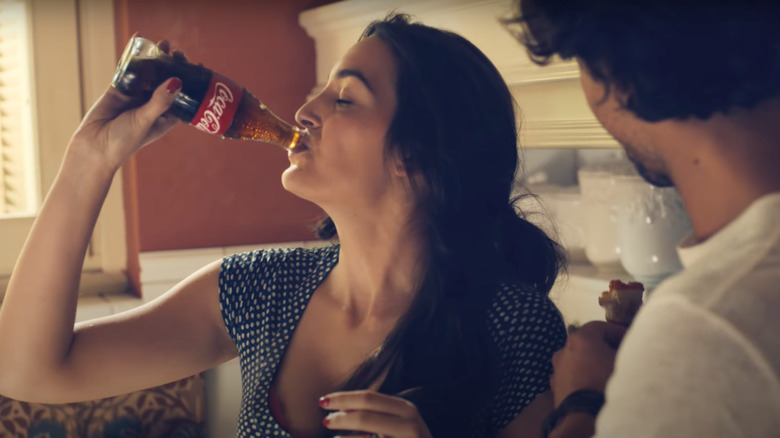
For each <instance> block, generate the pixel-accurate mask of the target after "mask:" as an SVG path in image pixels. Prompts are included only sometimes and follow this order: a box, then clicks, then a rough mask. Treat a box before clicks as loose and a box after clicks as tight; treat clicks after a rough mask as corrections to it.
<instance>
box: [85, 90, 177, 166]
mask: <svg viewBox="0 0 780 438" xmlns="http://www.w3.org/2000/svg"><path fill="white" fill-rule="evenodd" d="M180 89H181V80H180V79H178V78H170V79H168V80H166V81H165V82H163V83H162V84H161V85H160V86H159V87H157V89H156V90H155V91H154V94H153V95H152V98H151V99H150V100H149V102H146V103H145V104H143V105H140V106H139V105H138V102H137V101H136V100H134V99H132V98H129V97H127V96H124V95H123V94H121V93H120V92H119V91H117V90H116V89H114V88H113V87H109V89H108V90H106V91H105V92H104V93H103V95H102V96H100V98H99V99H98V101H97V102H95V104H94V105H93V106H92V109H90V110H89V112H88V113H87V115H86V116H85V117H84V119H83V120H82V121H81V125H79V127H78V129H77V130H76V133H75V134H73V139H72V140H71V145H76V146H82V147H85V148H88V150H89V151H90V152H95V153H97V154H98V155H99V156H101V157H103V158H104V159H105V161H106V163H107V164H108V165H109V166H110V167H111V168H112V169H118V168H119V167H121V166H122V164H124V162H125V161H126V160H127V159H128V158H130V156H132V155H133V154H134V153H135V152H137V151H138V150H140V149H141V148H142V147H143V146H145V145H147V144H149V143H151V142H152V141H154V140H156V139H158V138H159V137H161V136H162V135H163V134H165V133H166V132H168V130H170V129H171V128H173V126H174V125H175V124H176V121H177V119H176V117H174V116H173V115H171V114H165V112H166V111H167V110H168V108H169V107H170V106H171V104H172V103H173V100H174V98H175V97H176V93H177V92H178V91H179V90H180Z"/></svg>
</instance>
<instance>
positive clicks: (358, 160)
mask: <svg viewBox="0 0 780 438" xmlns="http://www.w3.org/2000/svg"><path fill="white" fill-rule="evenodd" d="M396 82H397V66H396V60H395V57H394V56H393V53H392V52H391V50H390V48H389V47H388V46H387V44H385V43H384V42H383V41H382V40H381V39H379V38H377V37H368V38H365V39H363V40H362V41H360V42H359V43H357V44H356V45H355V46H353V47H352V48H351V49H350V50H349V51H348V52H347V54H346V55H345V56H344V58H343V59H342V60H341V62H339V63H338V64H337V65H336V66H335V67H334V69H333V70H332V72H331V74H330V78H329V80H328V83H327V85H326V86H325V88H324V89H323V90H322V91H321V92H320V93H319V94H317V95H316V96H315V97H314V98H312V99H311V100H310V101H308V102H307V103H306V104H304V105H303V106H302V107H301V108H300V109H299V110H298V112H297V114H296V116H295V118H296V121H297V122H298V123H299V124H301V125H302V126H303V127H305V128H306V129H307V130H308V135H307V136H304V139H303V147H299V148H296V149H295V151H292V152H290V153H289V160H290V167H289V168H287V170H285V172H284V174H283V175H282V184H283V185H284V187H285V188H286V189H287V190H289V191H290V192H292V193H294V194H296V195H297V196H299V197H301V198H304V199H307V200H309V201H312V202H314V203H316V204H318V205H319V206H321V207H322V208H324V209H325V210H326V211H327V212H328V213H329V214H331V215H332V212H331V211H330V210H331V209H333V208H344V207H346V208H348V209H350V210H351V211H359V210H360V209H361V208H363V207H364V206H367V205H368V206H370V205H372V204H377V203H380V202H386V201H387V200H388V199H392V197H394V196H398V194H399V193H403V190H401V192H399V191H398V189H401V188H402V187H404V183H405V182H406V176H405V172H403V169H402V166H400V164H397V163H398V162H399V160H395V159H387V160H386V159H385V146H386V141H385V138H386V134H387V130H388V128H389V126H390V123H391V121H392V119H393V115H394V114H395V110H396V107H397V97H396Z"/></svg>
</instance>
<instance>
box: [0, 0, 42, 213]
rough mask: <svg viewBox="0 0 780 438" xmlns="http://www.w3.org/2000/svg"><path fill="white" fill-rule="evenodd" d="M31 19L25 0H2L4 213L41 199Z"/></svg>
mask: <svg viewBox="0 0 780 438" xmlns="http://www.w3.org/2000/svg"><path fill="white" fill-rule="evenodd" d="M28 22H29V20H28V16H27V5H26V1H25V0H0V215H3V214H24V213H31V212H32V211H33V210H34V209H35V208H36V203H37V202H36V201H37V199H36V198H37V197H36V192H37V191H36V184H35V181H36V178H35V176H36V172H35V170H34V169H35V166H34V157H35V148H34V147H33V141H34V138H33V129H32V128H33V116H32V106H31V102H32V101H33V100H32V90H31V86H30V82H31V70H32V69H31V68H30V67H31V66H30V57H29V53H30V46H29V36H28V35H29V34H28V32H29V29H28Z"/></svg>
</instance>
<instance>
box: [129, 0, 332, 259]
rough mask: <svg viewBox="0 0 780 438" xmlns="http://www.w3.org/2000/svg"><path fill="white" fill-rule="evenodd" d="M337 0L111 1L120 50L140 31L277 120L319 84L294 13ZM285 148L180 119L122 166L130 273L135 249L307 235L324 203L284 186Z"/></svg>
mask: <svg viewBox="0 0 780 438" xmlns="http://www.w3.org/2000/svg"><path fill="white" fill-rule="evenodd" d="M331 2H332V0H221V1H205V0H194V1H193V0H140V1H139V0H115V11H116V24H117V26H116V29H117V45H118V47H117V53H121V50H122V48H123V47H124V44H125V43H126V41H127V40H128V39H129V37H130V35H132V34H133V33H134V32H138V33H139V34H140V35H142V36H144V37H147V38H149V39H152V40H160V39H163V38H166V39H168V40H169V41H170V43H171V47H172V48H174V49H175V48H179V49H181V50H183V51H184V52H185V53H186V54H187V56H188V57H189V59H190V60H191V61H193V62H199V63H203V64H204V65H205V66H207V67H209V68H211V69H213V70H215V71H217V72H219V73H221V74H223V75H224V76H227V77H229V78H231V79H233V80H234V81H236V82H237V83H239V84H241V85H243V86H245V87H246V88H247V89H248V90H250V91H252V92H253V93H254V94H255V95H256V96H257V97H258V98H259V99H260V100H261V101H263V102H264V103H265V104H266V105H267V106H268V107H270V108H271V110H272V111H274V112H275V113H276V114H277V115H279V116H280V117H281V118H283V119H285V120H287V121H290V122H292V121H293V116H294V114H295V110H296V109H297V108H298V107H299V106H300V105H301V104H302V103H303V102H304V100H305V98H306V95H307V94H308V93H309V92H310V91H311V89H312V87H313V86H314V81H315V72H314V68H315V67H314V42H313V41H312V40H311V38H310V37H309V36H308V35H307V34H306V32H305V31H304V30H303V28H301V27H300V25H299V24H298V14H299V13H300V12H301V11H303V10H305V9H308V8H311V7H316V6H319V5H321V4H325V3H331ZM286 167H287V156H286V153H285V151H283V150H282V149H279V148H277V147H275V146H271V145H268V144H265V143H253V142H242V141H236V140H221V139H219V138H217V137H213V136H210V135H208V134H204V133H201V132H200V131H198V130H196V129H194V128H192V127H189V126H186V125H184V124H181V125H180V126H177V127H176V128H174V130H173V131H172V132H171V133H169V134H168V135H167V136H166V137H164V138H163V139H161V140H159V141H158V142H157V143H154V144H152V145H150V146H148V147H147V148H145V149H144V150H142V151H141V152H139V153H138V154H137V155H136V156H135V157H134V158H133V160H132V161H131V162H130V163H129V164H128V165H127V166H126V168H125V169H124V183H125V204H126V211H127V223H128V233H129V238H128V243H129V247H130V258H129V259H130V260H131V262H130V264H131V267H130V268H131V271H132V270H134V269H135V268H134V267H133V266H132V265H133V264H134V263H135V259H137V254H138V251H155V250H172V249H186V248H202V247H218V246H231V245H245V244H257V243H272V242H286V241H295V240H308V239H311V238H312V231H311V225H312V224H313V223H314V221H315V220H316V219H317V218H318V217H319V215H320V210H319V209H318V208H317V207H315V206H314V205H312V204H309V203H308V202H305V201H303V200H301V199H299V198H296V197H295V196H293V195H291V194H289V193H287V192H286V191H285V190H284V189H283V188H282V186H281V182H280V176H281V172H282V171H283V170H284V169H285V168H286Z"/></svg>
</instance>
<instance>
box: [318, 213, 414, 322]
mask: <svg viewBox="0 0 780 438" xmlns="http://www.w3.org/2000/svg"><path fill="white" fill-rule="evenodd" d="M331 217H332V216H331ZM409 217H410V214H406V215H382V217H381V218H379V217H377V218H376V220H374V221H367V220H365V219H363V220H360V221H349V220H347V221H339V222H337V220H338V218H333V217H332V218H333V220H334V222H335V223H336V224H337V229H338V233H339V241H340V250H339V262H338V265H337V266H336V267H334V269H333V271H332V272H331V274H330V276H329V280H330V289H331V291H330V293H331V294H332V296H333V298H334V299H335V300H336V301H337V302H338V303H339V304H340V305H341V306H342V307H343V308H344V309H345V310H347V311H349V312H350V313H351V314H352V315H353V319H354V320H355V321H358V322H359V321H363V320H365V319H366V318H374V319H385V318H394V319H395V318H397V317H400V315H401V314H403V313H404V312H405V311H406V309H407V308H408V306H409V304H410V303H411V301H412V298H413V297H414V293H415V292H416V291H417V289H418V287H419V284H420V281H421V279H422V276H423V273H424V270H425V266H426V263H425V261H426V259H427V251H426V250H425V242H424V240H423V238H422V233H420V232H419V231H418V230H416V229H415V228H416V227H415V226H414V225H413V222H412V221H410V219H409Z"/></svg>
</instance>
